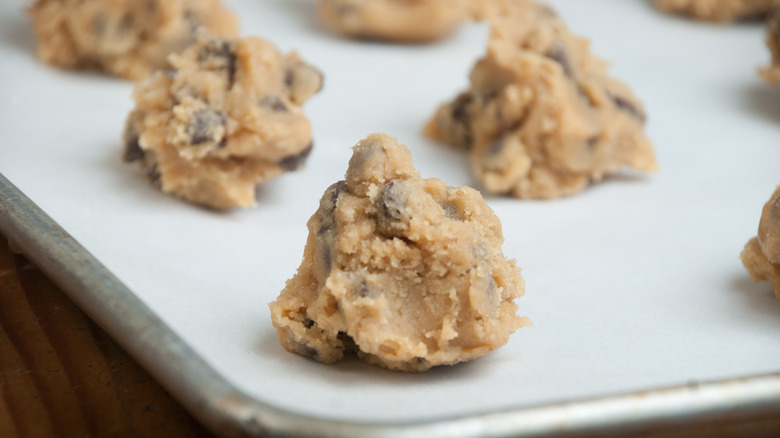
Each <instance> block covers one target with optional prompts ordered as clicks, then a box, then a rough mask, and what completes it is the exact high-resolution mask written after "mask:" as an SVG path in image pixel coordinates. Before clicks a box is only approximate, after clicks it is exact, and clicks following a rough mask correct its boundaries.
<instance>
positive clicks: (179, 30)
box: [29, 0, 238, 81]
mask: <svg viewBox="0 0 780 438" xmlns="http://www.w3.org/2000/svg"><path fill="white" fill-rule="evenodd" d="M29 14H30V17H31V19H32V23H33V28H34V30H35V34H36V37H37V40H38V58H40V59H41V60H42V61H44V62H46V63H49V64H52V65H55V66H58V67H62V68H67V69H97V70H102V71H105V72H107V73H110V74H112V75H115V76H119V77H122V78H126V79H131V80H137V81H140V80H144V79H146V78H148V77H149V76H150V75H151V74H152V73H153V72H155V71H156V70H159V69H162V68H165V66H166V58H167V56H168V55H169V54H170V53H174V52H178V51H180V50H182V49H184V47H186V46H188V45H189V44H191V43H192V42H193V41H194V33H195V30H196V29H197V28H199V27H203V28H205V29H207V30H208V31H209V32H211V33H212V34H214V35H217V36H223V37H233V36H236V35H238V26H237V21H236V18H235V17H234V16H233V14H232V13H230V12H229V11H227V10H226V9H225V8H223V7H222V4H221V0H36V1H35V2H34V3H33V5H32V6H31V7H30V8H29Z"/></svg>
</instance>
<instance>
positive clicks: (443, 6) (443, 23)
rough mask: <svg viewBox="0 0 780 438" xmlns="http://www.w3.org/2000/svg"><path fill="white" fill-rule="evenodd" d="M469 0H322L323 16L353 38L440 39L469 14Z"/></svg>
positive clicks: (327, 23)
mask: <svg viewBox="0 0 780 438" xmlns="http://www.w3.org/2000/svg"><path fill="white" fill-rule="evenodd" d="M467 3H468V1H467V0H320V8H319V9H320V18H321V20H322V21H323V22H324V23H325V24H326V25H328V26H329V27H331V28H332V29H334V30H335V31H337V32H339V33H341V34H343V35H345V36H348V37H353V38H363V39H377V40H386V41H397V42H427V41H432V40H437V39H440V38H442V37H444V36H446V35H448V34H449V33H450V32H452V30H453V29H455V27H457V26H458V25H459V24H461V23H462V22H463V21H465V20H466V19H467V18H468V8H467V6H468V5H467Z"/></svg>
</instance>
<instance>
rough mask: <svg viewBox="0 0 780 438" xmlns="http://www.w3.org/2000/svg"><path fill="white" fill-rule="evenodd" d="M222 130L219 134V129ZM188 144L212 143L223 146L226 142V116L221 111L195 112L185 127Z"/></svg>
mask: <svg viewBox="0 0 780 438" xmlns="http://www.w3.org/2000/svg"><path fill="white" fill-rule="evenodd" d="M219 128H222V130H221V132H220V129H219ZM187 134H189V136H190V144H192V145H200V144H203V143H208V142H214V143H216V144H217V145H219V146H225V144H226V141H227V116H226V115H225V113H223V112H222V111H217V110H214V109H206V110H201V111H198V112H196V113H195V114H194V115H193V116H192V119H190V123H189V125H188V126H187Z"/></svg>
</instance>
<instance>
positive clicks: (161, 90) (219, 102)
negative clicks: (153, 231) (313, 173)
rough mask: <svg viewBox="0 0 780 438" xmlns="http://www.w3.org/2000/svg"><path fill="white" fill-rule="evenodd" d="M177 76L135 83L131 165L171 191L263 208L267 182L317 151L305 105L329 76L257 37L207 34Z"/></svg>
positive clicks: (128, 140) (178, 64)
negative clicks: (258, 199) (259, 191)
mask: <svg viewBox="0 0 780 438" xmlns="http://www.w3.org/2000/svg"><path fill="white" fill-rule="evenodd" d="M170 63H171V66H172V69H170V70H166V71H160V72H157V73H156V74H155V75H154V76H152V78H150V79H149V80H148V81H146V82H145V83H141V84H139V85H138V86H136V89H135V91H134V94H133V97H134V99H135V102H136V108H135V110H134V111H133V112H132V113H131V114H130V116H129V117H128V120H127V125H126V128H125V134H124V141H125V149H124V159H125V161H128V162H130V161H138V162H140V163H141V164H142V167H143V168H144V169H145V170H146V173H147V175H148V176H149V178H150V180H151V181H152V182H153V183H154V184H156V185H158V186H159V187H160V188H161V189H162V190H163V191H164V192H166V193H170V194H173V195H176V196H178V197H181V198H183V199H186V200H188V201H190V202H194V203H197V204H201V205H205V206H209V207H213V208H219V209H222V208H230V207H237V206H238V207H249V206H252V205H254V204H255V191H256V187H257V185H258V184H260V183H262V182H264V181H266V180H268V179H269V178H272V177H275V176H277V175H280V174H282V173H283V172H285V171H291V170H295V169H297V168H299V167H300V166H302V165H303V164H304V162H305V160H306V158H307V156H308V154H309V152H310V151H311V148H312V135H311V127H310V124H309V120H308V119H307V118H306V116H305V115H304V114H303V110H302V108H301V106H302V105H303V104H304V102H306V101H307V100H308V99H309V98H310V97H311V96H312V95H314V94H315V93H317V92H318V91H319V90H320V88H321V87H322V74H321V73H320V72H319V71H318V70H317V69H315V68H314V67H312V66H310V65H308V64H306V63H305V62H304V61H303V60H302V59H301V58H300V57H299V56H298V54H297V53H295V52H292V53H289V54H286V55H285V54H282V53H280V52H279V51H278V50H277V49H276V47H274V46H273V44H271V43H269V42H268V41H265V40H262V39H260V38H256V37H248V38H243V39H223V38H216V37H210V36H208V35H206V34H205V33H200V34H199V36H198V40H197V42H196V43H195V44H194V45H192V46H191V47H189V48H187V49H186V50H185V51H184V52H183V53H182V54H180V55H173V56H171V58H170Z"/></svg>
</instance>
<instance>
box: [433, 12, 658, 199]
mask: <svg viewBox="0 0 780 438" xmlns="http://www.w3.org/2000/svg"><path fill="white" fill-rule="evenodd" d="M484 5H485V7H484V9H483V10H482V11H481V12H480V14H481V16H482V17H483V18H486V19H488V20H489V21H490V22H491V32H490V39H489V43H488V50H487V55H486V56H485V57H483V58H482V59H480V60H479V61H478V62H477V63H476V65H475V66H474V68H473V69H472V71H471V77H470V79H471V88H470V89H469V90H467V91H465V92H463V93H461V94H460V95H458V96H457V97H456V98H455V99H454V100H453V101H452V102H450V103H448V104H445V105H443V106H442V107H441V108H439V110H438V111H437V112H436V114H435V115H434V117H433V118H432V120H431V121H430V122H429V123H428V125H427V126H426V129H425V131H426V134H427V135H428V136H430V137H431V138H433V139H436V140H439V141H441V142H444V143H446V144H448V145H450V146H452V147H455V148H462V149H466V150H468V151H469V153H470V156H471V161H472V169H473V173H474V174H475V176H476V177H477V179H478V180H479V181H480V182H481V184H482V186H483V187H484V189H485V190H487V191H488V192H490V193H497V194H506V195H510V196H514V197H517V198H534V199H550V198H557V197H561V196H568V195H573V194H575V193H578V192H580V191H582V190H583V189H584V188H585V187H587V186H588V184H590V183H591V182H595V181H599V180H601V179H602V178H603V177H604V176H606V175H609V174H612V173H616V172H618V171H619V170H620V169H621V168H622V167H624V166H630V167H633V168H635V169H638V170H640V171H654V170H656V169H657V163H656V160H655V154H654V151H653V148H652V145H651V143H650V141H649V140H648V139H647V137H646V136H645V134H644V130H643V129H644V123H645V118H646V116H645V110H644V108H643V107H642V104H641V103H640V102H639V100H638V99H637V98H636V97H635V96H634V94H633V93H632V92H631V90H630V89H629V88H628V87H627V86H626V85H624V84H623V83H621V82H619V81H617V80H615V79H613V78H612V77H610V76H609V75H608V74H607V69H606V66H605V63H604V62H603V61H602V60H600V59H599V58H597V57H595V56H594V55H593V54H591V53H590V51H589V48H588V42H587V41H586V40H584V39H582V38H579V37H576V36H574V35H572V34H571V32H569V30H568V29H567V28H566V25H565V24H564V23H563V21H562V20H561V19H560V18H558V16H557V15H556V13H555V11H554V10H553V9H552V8H551V7H549V6H546V5H542V4H537V3H534V2H531V1H502V2H498V1H496V2H489V3H485V4H484Z"/></svg>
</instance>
